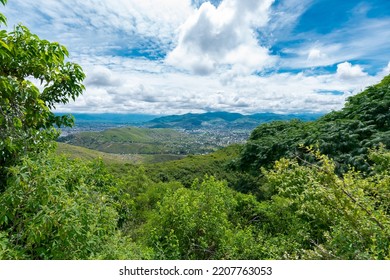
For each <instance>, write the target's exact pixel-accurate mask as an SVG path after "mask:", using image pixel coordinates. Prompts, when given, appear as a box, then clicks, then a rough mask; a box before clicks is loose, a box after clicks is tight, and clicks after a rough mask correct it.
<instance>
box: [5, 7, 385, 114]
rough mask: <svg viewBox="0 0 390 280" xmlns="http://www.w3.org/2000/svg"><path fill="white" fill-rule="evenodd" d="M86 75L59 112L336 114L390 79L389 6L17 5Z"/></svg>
mask: <svg viewBox="0 0 390 280" xmlns="http://www.w3.org/2000/svg"><path fill="white" fill-rule="evenodd" d="M0 9H1V11H2V12H3V13H4V14H5V15H6V16H7V17H8V28H9V29H11V28H12V27H13V26H14V25H15V24H17V23H18V22H22V23H23V24H25V25H26V26H27V27H29V28H30V29H31V30H32V32H34V33H36V34H38V35H39V36H40V37H41V38H44V39H48V40H51V41H58V42H60V43H62V44H64V45H65V46H66V47H67V48H68V50H69V51H70V54H71V55H70V60H71V61H74V62H76V63H79V64H80V65H81V66H82V67H83V69H84V71H85V72H86V74H87V79H86V80H85V85H86V88H87V89H86V92H85V93H84V95H83V96H82V97H80V98H79V99H77V100H76V102H73V103H70V104H67V105H65V106H62V105H61V106H58V107H57V110H58V111H61V112H123V113H149V114H182V113H188V112H194V113H196V112H205V111H230V112H239V113H244V114H250V113H258V112H277V113H293V112H329V111H331V110H337V109H340V108H341V107H342V106H343V104H344V103H345V99H346V98H348V97H349V96H351V95H354V94H356V93H358V92H360V91H361V90H363V89H364V88H365V87H367V86H369V85H371V84H374V83H376V82H378V81H380V80H381V79H382V78H383V77H384V76H385V75H388V74H389V73H390V1H388V0H370V1H368V0H367V1H360V0H348V1H340V0H337V1H336V0H213V1H210V2H209V1H203V0H166V1H161V0H160V1H158V0H143V1H139V0H116V1H112V0H111V1H110V0H94V1H92V0H84V1H79V0H67V1H65V0H56V1H54V0H52V1H51V0H10V1H9V3H8V4H7V6H6V7H4V8H3V7H1V8H0Z"/></svg>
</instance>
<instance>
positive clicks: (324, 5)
mask: <svg viewBox="0 0 390 280" xmlns="http://www.w3.org/2000/svg"><path fill="white" fill-rule="evenodd" d="M359 3H360V1H353V0H352V1H340V0H316V1H314V2H313V4H312V5H311V6H310V8H309V9H307V10H306V12H305V13H304V14H303V15H302V16H301V17H300V20H299V22H298V24H297V25H296V27H295V32H296V33H302V32H313V31H314V32H316V33H318V34H328V33H330V32H332V31H333V30H335V29H338V28H340V27H341V26H343V25H344V24H345V23H346V22H347V21H348V20H349V19H350V17H351V12H352V10H353V9H354V8H355V7H356V6H357V5H358V4H359Z"/></svg>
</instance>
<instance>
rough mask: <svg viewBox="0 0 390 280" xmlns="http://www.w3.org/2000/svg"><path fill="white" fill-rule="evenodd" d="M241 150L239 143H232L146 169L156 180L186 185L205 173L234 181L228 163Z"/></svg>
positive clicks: (188, 185)
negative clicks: (221, 147) (205, 152)
mask: <svg viewBox="0 0 390 280" xmlns="http://www.w3.org/2000/svg"><path fill="white" fill-rule="evenodd" d="M239 150H240V146H239V145H237V144H236V145H231V146H229V147H226V148H223V149H220V150H218V151H216V152H214V153H210V154H207V155H202V156H201V155H189V156H187V157H185V158H183V159H181V160H176V161H171V162H163V163H157V164H149V165H145V169H146V172H147V174H148V176H149V177H150V178H152V179H153V180H154V181H156V182H158V181H162V182H172V181H178V182H181V183H182V184H183V185H184V186H186V187H190V186H191V185H192V182H193V181H194V180H195V179H197V178H203V177H204V176H205V175H210V176H214V177H215V178H217V179H219V180H223V179H229V181H231V182H232V181H233V180H234V179H235V174H231V171H229V170H228V169H227V163H228V162H229V161H231V160H233V159H234V158H236V157H237V156H238V154H239ZM230 175H232V176H230ZM230 179H231V180H230Z"/></svg>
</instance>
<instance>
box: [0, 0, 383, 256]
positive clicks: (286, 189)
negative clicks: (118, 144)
mask: <svg viewBox="0 0 390 280" xmlns="http://www.w3.org/2000/svg"><path fill="white" fill-rule="evenodd" d="M0 2H1V3H3V4H5V2H6V1H5V0H0ZM1 22H2V23H4V22H5V18H4V17H3V15H1V14H0V23H1ZM0 42H1V43H0V57H1V58H2V59H1V60H0V64H1V68H0V69H2V70H1V72H0V88H1V99H0V108H1V115H0V132H1V133H0V137H1V138H0V154H1V158H0V164H1V165H0V184H1V185H0V205H1V208H0V259H390V238H389V236H390V212H389V209H390V174H389V170H390V152H389V151H388V150H386V149H385V147H384V146H383V145H382V144H380V143H384V144H388V143H387V142H386V141H388V139H389V138H388V137H387V136H388V133H389V129H388V128H389V127H388V126H389V122H390V116H389V114H390V113H389V107H390V106H389V105H390V104H389V100H390V76H388V77H386V78H385V79H384V80H383V81H382V82H381V83H380V84H378V85H376V86H373V87H370V88H368V89H367V90H366V91H364V92H362V93H361V94H359V95H357V96H355V97H353V98H351V99H350V100H349V101H348V103H347V104H346V107H345V108H344V109H343V110H341V111H339V112H334V113H331V114H329V115H327V116H324V117H323V118H322V119H321V120H319V121H318V122H313V123H308V124H302V123H300V122H298V121H291V122H275V123H271V124H264V125H262V126H260V127H258V128H257V129H255V130H254V131H253V133H252V135H251V137H250V140H249V142H248V143H247V144H246V145H244V146H242V147H229V148H228V149H226V150H224V151H219V152H217V153H216V154H212V155H207V156H204V157H200V156H199V157H189V158H186V159H184V160H183V161H177V162H170V163H169V165H168V164H167V165H158V164H157V165H145V166H134V165H131V164H127V165H122V167H121V168H118V166H119V165H118V164H117V165H114V167H110V166H109V167H110V169H108V168H107V167H106V166H105V165H104V164H103V162H102V161H100V160H93V161H87V160H79V159H69V158H66V157H61V156H58V155H56V154H55V153H54V152H53V146H54V145H55V142H54V140H55V139H56V137H57V136H58V133H57V131H56V130H55V129H54V128H53V127H54V125H57V126H61V125H71V124H72V121H71V119H70V118H68V117H57V116H55V115H54V114H53V113H52V112H51V110H52V109H53V108H54V106H55V104H56V103H58V102H63V103H67V102H68V100H69V99H72V98H73V99H74V98H76V97H77V96H78V95H79V94H81V92H82V89H83V86H82V80H83V78H84V74H83V72H82V70H81V68H80V67H79V66H77V65H76V64H72V63H70V62H65V57H66V56H67V51H66V49H65V48H64V47H63V46H61V45H59V44H57V43H50V42H47V41H44V40H41V39H39V38H38V37H37V36H36V35H33V34H31V33H30V32H29V31H28V29H27V28H25V27H23V26H18V27H16V28H15V30H14V31H13V32H6V31H1V32H0ZM30 77H34V78H36V79H42V81H43V88H42V89H38V88H37V87H36V86H34V84H33V83H32V82H31V81H30V80H29V78H30ZM314 132H317V133H314ZM310 146H311V147H310ZM185 166H187V171H188V172H187V173H182V171H183V170H185V168H184V167H185ZM193 170H196V172H193V173H191V172H190V171H193ZM205 174H206V175H205ZM207 174H208V175H207ZM213 175H214V176H213ZM195 177H196V178H195Z"/></svg>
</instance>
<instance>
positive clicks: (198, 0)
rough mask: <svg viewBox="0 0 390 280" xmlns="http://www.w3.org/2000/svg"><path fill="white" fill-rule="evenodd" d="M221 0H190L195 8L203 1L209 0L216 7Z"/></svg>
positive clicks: (207, 0)
mask: <svg viewBox="0 0 390 280" xmlns="http://www.w3.org/2000/svg"><path fill="white" fill-rule="evenodd" d="M222 1H223V0H192V1H191V3H192V5H193V6H194V7H196V8H199V7H200V6H202V4H203V3H205V2H210V3H211V4H213V5H214V6H215V7H218V6H219V4H221V2H222Z"/></svg>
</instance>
